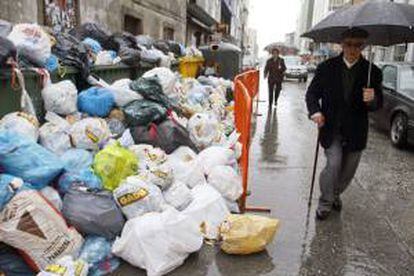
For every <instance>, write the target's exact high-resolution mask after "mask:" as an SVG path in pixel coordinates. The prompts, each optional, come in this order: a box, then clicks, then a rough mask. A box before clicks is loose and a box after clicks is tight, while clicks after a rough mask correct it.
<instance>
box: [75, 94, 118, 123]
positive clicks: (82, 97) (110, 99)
mask: <svg viewBox="0 0 414 276" xmlns="http://www.w3.org/2000/svg"><path fill="white" fill-rule="evenodd" d="M114 105H115V99H114V96H113V95H112V93H111V91H110V90H109V89H106V88H99V87H91V88H89V89H87V90H84V91H82V92H80V94H79V96H78V108H79V111H81V112H84V113H87V114H89V115H90V116H98V117H107V116H108V115H109V112H111V110H112V108H113V107H114Z"/></svg>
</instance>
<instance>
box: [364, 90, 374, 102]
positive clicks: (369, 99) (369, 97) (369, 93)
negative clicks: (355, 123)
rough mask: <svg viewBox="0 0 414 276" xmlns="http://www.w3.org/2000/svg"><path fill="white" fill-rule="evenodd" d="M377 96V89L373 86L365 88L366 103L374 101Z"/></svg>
mask: <svg viewBox="0 0 414 276" xmlns="http://www.w3.org/2000/svg"><path fill="white" fill-rule="evenodd" d="M374 98H375V91H374V89H373V88H364V93H363V100H364V102H366V103H369V102H372V101H373V100H374Z"/></svg>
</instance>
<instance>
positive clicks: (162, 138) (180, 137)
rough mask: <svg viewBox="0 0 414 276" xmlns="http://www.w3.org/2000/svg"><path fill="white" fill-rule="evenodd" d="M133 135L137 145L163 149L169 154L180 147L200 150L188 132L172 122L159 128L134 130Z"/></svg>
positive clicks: (168, 121) (160, 125)
mask: <svg viewBox="0 0 414 276" xmlns="http://www.w3.org/2000/svg"><path fill="white" fill-rule="evenodd" d="M131 135H132V137H133V138H134V141H135V143H136V144H149V145H152V146H154V147H158V148H161V149H162V150H164V151H165V152H166V153H167V154H170V153H171V152H173V151H174V150H176V149H177V148H179V147H180V146H188V147H190V148H191V149H192V150H194V151H196V152H198V148H197V146H196V145H194V143H193V142H192V141H191V139H190V136H189V134H188V131H187V130H186V129H185V128H184V127H183V126H181V125H179V124H178V123H176V122H173V121H172V120H166V121H164V122H162V123H161V124H159V125H158V126H154V125H151V126H150V127H135V128H132V129H131Z"/></svg>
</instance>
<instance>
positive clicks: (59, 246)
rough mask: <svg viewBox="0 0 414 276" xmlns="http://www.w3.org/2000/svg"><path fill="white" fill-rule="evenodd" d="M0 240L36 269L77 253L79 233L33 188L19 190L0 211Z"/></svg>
mask: <svg viewBox="0 0 414 276" xmlns="http://www.w3.org/2000/svg"><path fill="white" fill-rule="evenodd" d="M0 236H1V238H2V241H3V242H5V243H6V244H9V245H10V246H13V247H15V248H17V249H19V250H21V251H22V252H24V254H25V255H26V256H27V257H28V258H27V259H28V260H30V265H31V267H32V268H34V269H36V270H40V269H44V268H46V266H47V265H49V264H53V263H54V262H56V261H57V260H58V259H60V258H62V257H63V256H66V255H69V256H76V255H77V254H78V252H79V250H80V247H81V246H82V242H83V238H82V236H81V235H80V234H79V233H78V232H77V231H76V230H75V229H73V228H69V227H68V226H67V224H66V222H65V220H64V219H63V217H62V216H61V214H60V213H58V212H57V211H56V210H55V209H54V208H53V207H52V206H51V205H50V204H49V203H48V202H47V201H46V200H45V199H44V198H43V197H42V196H41V195H40V193H38V192H36V191H29V190H28V191H22V192H20V193H18V194H17V195H15V196H14V197H13V199H12V200H11V201H10V202H9V203H8V204H7V206H6V207H5V208H4V209H3V211H2V212H1V213H0Z"/></svg>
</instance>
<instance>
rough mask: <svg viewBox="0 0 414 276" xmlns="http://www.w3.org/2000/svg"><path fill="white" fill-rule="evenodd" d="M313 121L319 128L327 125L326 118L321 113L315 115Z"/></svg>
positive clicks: (312, 117)
mask: <svg viewBox="0 0 414 276" xmlns="http://www.w3.org/2000/svg"><path fill="white" fill-rule="evenodd" d="M311 119H312V121H313V122H314V123H315V124H316V125H317V126H318V127H319V128H321V127H323V126H324V125H325V116H323V114H322V113H320V112H318V113H315V114H313V115H312V116H311Z"/></svg>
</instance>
